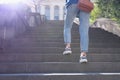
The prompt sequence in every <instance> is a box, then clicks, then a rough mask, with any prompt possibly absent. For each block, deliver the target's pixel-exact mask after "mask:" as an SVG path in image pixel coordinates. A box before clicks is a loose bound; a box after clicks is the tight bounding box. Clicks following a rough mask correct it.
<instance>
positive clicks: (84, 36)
mask: <svg viewBox="0 0 120 80" xmlns="http://www.w3.org/2000/svg"><path fill="white" fill-rule="evenodd" d="M79 15H80V16H79V19H80V26H79V32H80V47H81V54H80V56H86V55H87V54H86V53H87V52H88V46H89V16H90V14H89V13H86V12H84V11H80V13H79Z"/></svg>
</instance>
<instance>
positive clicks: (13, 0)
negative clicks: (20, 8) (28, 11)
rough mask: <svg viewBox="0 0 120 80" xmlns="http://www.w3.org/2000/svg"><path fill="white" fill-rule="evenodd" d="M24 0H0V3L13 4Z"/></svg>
mask: <svg viewBox="0 0 120 80" xmlns="http://www.w3.org/2000/svg"><path fill="white" fill-rule="evenodd" d="M23 1H24V0H0V4H14V3H19V2H23Z"/></svg>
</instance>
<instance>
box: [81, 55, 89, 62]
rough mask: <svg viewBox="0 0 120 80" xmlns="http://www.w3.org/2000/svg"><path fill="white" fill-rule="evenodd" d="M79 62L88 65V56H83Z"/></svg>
mask: <svg viewBox="0 0 120 80" xmlns="http://www.w3.org/2000/svg"><path fill="white" fill-rule="evenodd" d="M79 62H80V63H87V62H88V60H87V57H86V56H81V57H80V60H79Z"/></svg>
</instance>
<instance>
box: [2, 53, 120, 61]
mask: <svg viewBox="0 0 120 80" xmlns="http://www.w3.org/2000/svg"><path fill="white" fill-rule="evenodd" d="M79 56H80V55H79V54H78V55H74V54H72V55H62V53H61V54H60V55H56V54H51V55H50V54H46V55H45V54H34V53H33V54H8V55H7V54H6V55H0V62H1V63H10V62H20V63H22V62H78V61H79ZM87 58H88V61H89V62H120V55H119V54H98V55H95V54H92V53H89V54H88V55H87Z"/></svg>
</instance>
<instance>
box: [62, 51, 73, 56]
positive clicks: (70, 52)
mask: <svg viewBox="0 0 120 80" xmlns="http://www.w3.org/2000/svg"><path fill="white" fill-rule="evenodd" d="M69 54H72V51H67V52H65V53H63V55H69Z"/></svg>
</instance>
